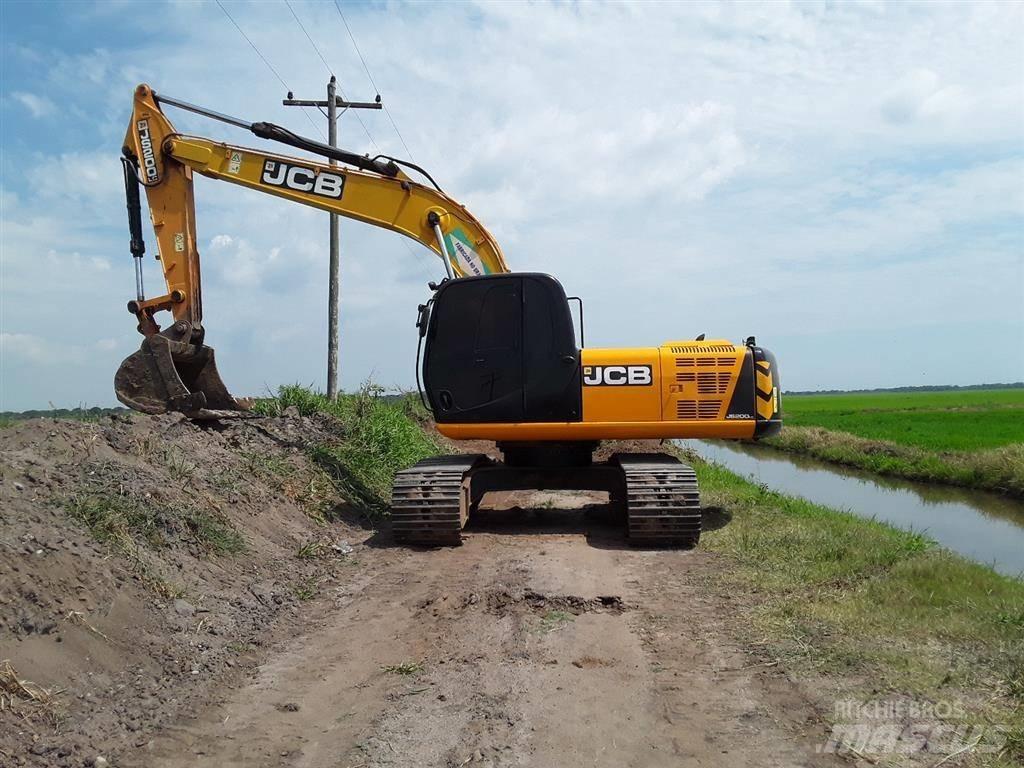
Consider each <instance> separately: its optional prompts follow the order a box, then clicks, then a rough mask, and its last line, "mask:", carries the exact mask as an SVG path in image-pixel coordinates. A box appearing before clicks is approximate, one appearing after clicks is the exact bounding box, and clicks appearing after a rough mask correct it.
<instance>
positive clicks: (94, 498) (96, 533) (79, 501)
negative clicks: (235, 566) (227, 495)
mask: <svg viewBox="0 0 1024 768" xmlns="http://www.w3.org/2000/svg"><path fill="white" fill-rule="evenodd" d="M64 508H65V509H66V510H67V513H68V514H69V515H70V516H71V517H72V518H74V519H75V520H77V521H78V522H80V523H81V524H82V525H84V526H85V527H86V528H87V529H88V530H89V533H90V534H92V536H93V538H95V539H96V540H97V541H100V542H103V543H104V544H108V545H110V546H111V547H113V548H114V549H115V550H117V551H118V552H121V553H122V554H127V555H131V556H135V555H136V553H137V550H138V548H139V547H144V546H145V547H149V548H151V549H155V548H159V547H162V546H165V545H166V544H167V540H168V537H169V536H171V535H175V534H179V535H183V536H184V537H186V538H188V539H191V540H192V541H194V542H195V543H196V544H198V545H199V546H200V547H201V548H203V549H204V550H206V551H208V552H210V553H212V554H217V555H230V554H236V553H238V552H241V551H243V550H244V549H245V540H244V539H243V538H242V535H241V533H239V532H238V531H237V530H236V529H235V528H234V527H233V526H232V525H231V524H230V523H229V522H228V521H226V520H224V519H222V518H220V517H218V516H216V515H213V514H210V513H209V512H205V511H203V510H201V509H197V508H194V507H188V508H184V509H165V508H163V507H159V506H157V505H155V504H154V503H152V502H151V501H149V500H148V499H141V498H138V497H135V496H132V495H128V494H117V493H112V492H109V491H106V490H103V491H99V490H97V491H94V492H90V493H84V494H80V495H76V496H73V497H71V498H69V499H67V500H66V501H65V502H64Z"/></svg>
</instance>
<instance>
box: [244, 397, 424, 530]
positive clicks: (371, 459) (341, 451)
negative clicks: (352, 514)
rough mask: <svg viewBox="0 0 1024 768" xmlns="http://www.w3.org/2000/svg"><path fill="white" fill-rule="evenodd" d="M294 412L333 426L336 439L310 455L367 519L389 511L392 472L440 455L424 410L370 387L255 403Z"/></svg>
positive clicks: (409, 400) (262, 408)
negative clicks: (330, 421)
mask: <svg viewBox="0 0 1024 768" xmlns="http://www.w3.org/2000/svg"><path fill="white" fill-rule="evenodd" d="M291 407H294V408H295V409H297V410H298V412H299V413H300V414H301V415H303V416H313V415H316V414H324V415H327V416H330V417H333V418H334V419H335V420H336V422H337V428H338V431H339V433H340V439H338V440H334V441H330V442H324V443H320V444H318V445H314V446H313V447H312V448H311V449H310V456H311V457H312V459H313V460H314V462H316V463H317V464H318V465H319V466H320V467H322V468H323V469H324V470H325V471H326V472H327V473H328V475H329V476H330V477H331V479H332V481H333V482H334V483H335V484H336V485H337V486H338V488H339V489H340V490H341V492H342V493H343V494H344V495H345V496H346V497H347V498H348V499H349V501H350V502H352V503H353V504H355V505H356V506H357V507H358V508H359V509H361V510H362V511H363V512H365V513H367V514H369V515H371V516H379V515H383V514H385V513H386V512H387V509H388V505H389V499H390V495H391V483H392V481H393V480H394V477H395V473H396V472H398V471H399V470H401V469H405V468H406V467H409V466H412V465H413V464H415V463H416V462H417V461H419V460H420V459H424V458H426V457H428V456H433V455H435V454H437V453H438V450H439V448H438V445H437V443H435V442H434V440H433V439H432V438H431V437H430V436H429V435H428V434H427V433H426V432H425V431H424V429H423V418H422V413H421V411H422V406H419V405H418V403H417V402H415V400H414V398H409V397H405V398H389V397H385V396H383V394H382V393H381V391H380V390H379V389H378V388H376V387H373V386H367V387H364V388H363V390H362V391H360V392H358V393H356V394H343V395H341V396H339V397H338V399H337V400H334V401H332V400H329V399H328V398H327V397H326V396H324V395H322V394H320V393H317V392H314V391H312V390H310V389H307V388H305V387H300V386H297V385H293V386H285V387H281V388H280V389H279V390H278V394H277V396H276V397H273V398H269V399H266V400H262V401H260V402H259V403H258V404H257V410H258V411H259V412H260V413H264V414H267V415H274V414H280V413H283V412H284V411H285V410H286V409H288V408H291Z"/></svg>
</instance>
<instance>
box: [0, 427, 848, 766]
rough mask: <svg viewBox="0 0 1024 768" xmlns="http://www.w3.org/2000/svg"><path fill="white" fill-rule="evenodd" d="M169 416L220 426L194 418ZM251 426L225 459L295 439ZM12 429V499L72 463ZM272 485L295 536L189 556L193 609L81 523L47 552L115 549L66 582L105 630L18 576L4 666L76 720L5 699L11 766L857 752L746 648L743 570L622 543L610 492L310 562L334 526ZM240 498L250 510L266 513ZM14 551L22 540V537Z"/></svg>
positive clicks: (517, 504) (815, 761)
mask: <svg viewBox="0 0 1024 768" xmlns="http://www.w3.org/2000/svg"><path fill="white" fill-rule="evenodd" d="M285 426H287V425H285ZM303 428H304V429H305V428H309V425H305V426H303ZM112 429H114V433H111V434H107V435H106V436H104V434H103V432H102V430H101V429H99V428H96V429H93V428H91V427H82V426H80V425H73V426H71V427H67V426H62V427H60V431H61V432H62V433H63V432H67V433H68V434H71V435H72V437H71V438H66V439H65V442H68V441H70V442H71V443H72V444H74V443H75V441H77V440H78V439H80V438H81V437H82V435H80V434H79V433H78V431H79V430H84V431H83V434H93V433H95V434H99V435H100V437H99V438H97V441H94V442H99V443H103V444H104V445H106V446H109V445H110V443H111V442H112V437H116V434H115V433H117V430H119V429H122V428H121V427H118V426H117V425H114V427H112ZM168 429H170V430H171V431H174V430H178V431H180V432H181V433H182V435H183V437H182V439H185V440H189V441H191V440H205V439H206V437H205V436H204V435H203V434H200V433H197V432H193V431H192V429H193V428H192V427H189V426H182V425H177V424H171V425H169V426H168ZM232 429H233V430H238V431H237V432H232V433H230V434H228V435H227V436H225V435H223V434H221V435H219V436H218V438H217V439H218V440H222V441H223V442H224V446H223V448H224V450H225V451H227V452H228V453H225V454H224V456H223V457H221V461H222V463H225V465H227V464H230V456H229V452H230V449H231V445H232V440H234V442H235V443H236V444H247V443H246V441H247V440H258V441H262V442H263V443H265V444H266V445H265V446H264V447H265V448H266V449H267V450H270V447H271V446H273V445H276V446H278V448H277V449H280V450H284V451H288V450H290V449H289V448H288V447H287V445H285V444H286V443H287V441H286V440H283V438H281V436H280V434H278V435H277V437H276V438H275V439H270V438H264V437H260V436H259V435H258V434H250V432H251V431H252V430H253V429H254V428H253V427H251V426H249V427H233V428H232ZM261 429H262V428H261ZM90 430H92V431H91V432H90ZM273 431H274V430H271V432H273ZM285 431H287V430H285ZM261 434H264V435H265V434H268V433H267V432H266V429H263V432H262V433H261ZM4 439H5V440H6V444H2V445H0V448H5V449H6V452H0V458H2V459H4V461H5V462H6V467H5V469H6V474H5V482H4V484H3V486H0V488H3V489H5V490H3V493H7V494H8V498H10V499H15V500H17V499H18V498H24V497H23V496H18V495H17V494H23V493H24V492H25V490H30V489H26V488H25V484H24V483H23V482H22V483H19V484H21V485H22V489H21V490H18V491H12V490H11V488H12V487H13V486H12V485H11V483H13V482H14V480H13V477H15V476H16V475H17V473H19V472H21V473H24V471H25V469H26V467H28V468H29V469H30V470H31V469H33V468H34V469H35V471H36V475H37V476H39V477H40V478H43V479H42V480H40V482H39V483H37V486H38V485H41V484H42V483H44V482H46V481H45V475H46V473H45V472H41V468H42V469H45V468H46V467H49V466H54V462H53V461H52V460H50V459H47V458H45V457H44V456H42V455H40V454H39V453H38V452H37V453H36V454H33V456H35V458H34V459H33V460H35V461H37V462H39V463H38V464H36V465H32V464H25V463H24V459H25V456H26V455H27V454H26V453H25V452H26V451H29V449H30V447H31V445H30V444H31V443H32V441H33V440H37V441H38V440H41V439H42V437H41V436H40V435H26V434H22V435H21V436H20V437H17V436H15V435H14V434H11V435H8V436H7V437H6V438H4ZM47 439H54V438H51V437H49V436H47ZM113 442H116V440H113ZM282 446H283V447H282ZM277 449H275V450H277ZM29 453H31V451H29ZM114 453H115V454H116V451H114ZM107 458H108V459H109V460H114V459H117V456H113V455H112V456H108V457H107ZM19 461H20V462H21V463H20V464H19V463H18V462H19ZM48 462H49V463H48ZM64 470H65V471H67V468H66V467H65V468H64ZM54 476H55V475H54ZM194 487H196V488H202V487H205V486H203V485H202V483H201V482H199V481H198V480H197V481H195V485H194ZM34 492H35V493H37V494H38V493H42V491H40V490H39V488H35V489H34ZM264 492H266V493H267V494H268V496H267V499H266V503H267V505H268V508H272V509H273V510H274V515H275V517H273V518H272V519H273V520H275V521H276V522H277V523H280V522H281V520H290V521H291V522H290V523H289V525H291V526H292V529H291V530H276V529H274V528H273V527H272V526H271V525H270V524H269V522H268V520H267V519H262V520H259V519H258V518H257V520H259V522H252V521H250V523H249V524H248V525H249V527H248V528H247V529H246V530H247V532H248V533H249V535H250V536H251V535H252V530H253V529H258V530H260V531H262V532H263V536H264V538H263V539H262V540H260V542H259V544H258V548H259V550H260V552H261V553H262V554H263V555H266V553H276V554H277V557H276V558H274V562H276V563H279V565H276V566H273V565H270V564H268V562H267V560H266V559H265V558H261V559H260V561H259V562H257V561H256V560H255V559H254V555H253V554H252V552H251V551H250V555H249V556H248V558H249V559H246V558H236V559H235V561H234V564H233V565H231V566H224V565H223V564H222V563H219V562H218V563H215V564H214V565H212V566H211V565H209V564H203V563H204V562H205V561H202V560H201V559H197V560H195V561H194V562H193V561H191V560H188V561H186V562H183V563H182V568H184V569H188V568H192V569H194V570H193V572H192V573H191V574H190V576H191V578H189V579H186V580H187V581H188V582H189V597H190V605H191V606H193V607H196V606H199V607H201V610H195V611H194V612H190V611H189V610H188V608H184V609H181V610H176V609H175V605H174V603H173V601H170V600H161V599H160V598H154V597H152V596H147V595H148V593H146V592H144V591H143V589H144V588H143V587H141V586H139V585H138V584H136V583H135V582H133V581H132V580H130V579H128V578H125V577H123V575H119V572H118V570H117V568H116V567H115V566H113V565H110V564H109V561H107V560H104V559H103V552H102V549H100V548H98V547H97V546H96V545H95V544H93V543H90V542H89V541H88V540H87V538H85V537H84V536H83V535H82V534H81V533H78V532H75V530H74V529H73V528H68V527H66V526H65V527H63V528H60V537H62V538H61V539H60V540H58V539H57V538H53V537H52V536H51V541H50V542H49V545H50V548H52V549H53V550H54V553H53V557H58V556H60V557H64V558H65V559H66V562H64V561H54V564H53V567H52V568H51V570H50V571H48V572H50V573H54V574H60V573H65V572H71V573H74V568H80V569H85V570H82V572H81V573H80V574H78V575H77V578H78V580H79V581H83V580H84V579H85V578H86V577H89V578H92V576H91V575H90V574H91V573H92V571H89V570H88V569H90V568H91V569H95V568H97V567H98V566H97V565H96V563H97V562H99V563H105V564H104V565H102V566H99V567H102V568H105V569H109V570H110V572H111V573H110V576H109V579H108V581H107V582H104V583H103V584H102V585H97V584H92V583H87V584H81V585H80V588H79V586H78V585H76V584H69V585H67V589H66V590H65V593H62V594H63V595H64V596H63V597H62V598H61V599H62V600H65V601H70V600H72V599H73V600H74V601H75V605H77V604H78V603H79V602H82V604H84V605H86V606H87V608H88V609H89V610H88V611H87V612H86V615H87V616H88V618H89V624H90V626H92V627H94V628H95V629H97V630H99V633H97V632H94V631H91V630H89V629H88V628H87V627H82V626H79V625H75V626H71V624H70V623H69V622H63V623H61V622H59V621H58V622H57V624H56V628H55V629H54V628H49V630H48V631H46V632H40V631H26V630H25V629H24V627H22V628H21V629H17V627H20V626H21V624H20V623H19V621H20V620H19V619H18V618H16V614H18V613H19V612H20V613H21V614H23V615H26V616H29V617H36V618H34V619H32V618H30V620H29V623H30V624H31V625H32V626H33V627H34V628H35V630H38V628H39V626H40V622H44V623H45V622H50V621H54V620H53V619H51V618H49V617H51V616H60V615H61V614H62V613H63V612H64V611H65V609H68V608H69V606H68V605H67V604H62V605H58V606H52V605H49V603H48V602H47V600H48V599H50V598H47V599H43V598H41V597H40V595H39V594H38V593H39V591H40V590H36V591H35V593H33V594H34V595H35V602H33V600H32V599H30V598H27V597H25V594H24V593H26V592H33V590H32V589H31V588H30V586H29V585H28V584H26V582H25V579H24V578H22V580H21V581H20V582H18V587H17V590H16V591H12V590H11V589H10V587H9V585H10V583H11V582H5V583H4V585H3V590H4V592H3V603H4V605H3V606H2V607H3V608H4V610H5V613H6V615H5V619H9V621H6V622H5V627H4V630H3V631H4V633H5V634H4V635H0V657H2V658H10V659H11V660H12V662H13V663H15V665H16V666H17V667H18V668H19V670H20V671H27V672H29V673H30V674H31V676H32V677H33V679H36V680H37V681H40V682H42V683H44V684H46V685H49V686H54V687H56V686H62V687H65V688H66V689H67V690H66V692H65V693H64V694H63V697H64V699H66V701H67V702H68V706H67V707H66V709H65V713H64V719H63V721H62V722H61V724H60V727H59V729H58V730H57V731H53V730H51V729H50V726H49V724H48V723H46V722H43V721H40V720H38V719H26V718H25V717H24V708H23V712H22V716H21V717H15V716H14V715H13V714H12V713H11V712H9V711H8V712H0V764H2V765H4V766H6V765H67V766H80V765H92V764H93V761H94V758H95V756H97V755H103V756H104V757H105V758H106V760H107V761H109V763H108V764H109V765H112V766H122V767H125V768H129V767H132V766H137V767H142V766H145V767H147V768H149V767H150V766H151V767H152V768H179V767H180V768H184V767H185V766H189V767H190V768H192V767H194V766H211V767H212V766H239V767H241V766H245V767H246V768H257V767H262V766H282V767H288V768H346V767H348V768H357V767H360V766H401V767H408V768H413V767H417V768H419V767H427V766H444V767H446V768H447V767H449V766H451V767H456V766H467V765H468V766H495V767H497V766H539V767H544V768H547V767H548V766H609V768H611V767H612V766H614V767H615V768H620V767H622V766H636V767H637V768H640V767H641V766H642V767H648V766H650V767H652V768H656V767H658V766H673V767H675V766H684V767H685V766H723V768H724V767H725V766H729V767H730V768H732V767H733V766H786V767H787V768H788V767H790V766H823V765H833V764H839V763H841V762H842V760H841V759H839V758H837V757H835V756H833V755H824V754H818V753H817V752H816V748H817V747H818V746H819V745H822V744H824V743H825V741H826V738H827V737H826V732H825V726H824V724H823V721H822V719H821V717H820V715H819V713H818V712H817V711H816V710H815V708H814V706H813V704H812V703H811V698H810V697H809V696H808V695H807V694H806V693H805V692H804V691H803V690H802V689H801V687H800V685H799V684H798V683H797V682H795V681H794V680H792V679H791V678H790V677H789V675H788V674H787V671H786V670H785V669H783V668H781V667H780V666H779V665H778V664H777V663H775V662H774V661H773V660H771V659H768V658H764V657H763V656H761V655H759V653H758V651H757V648H756V647H744V646H743V644H742V643H741V642H740V641H739V640H737V638H738V637H740V636H742V634H743V633H742V632H740V631H739V629H740V624H739V623H740V622H741V621H742V615H743V611H742V608H743V605H744V600H746V599H747V598H745V597H744V596H742V595H730V594H728V593H725V592H724V591H723V590H722V589H721V588H719V587H717V586H716V584H717V580H716V578H715V572H716V569H718V568H721V567H724V563H723V562H722V561H721V560H720V559H719V558H716V557H715V556H713V555H711V554H708V553H705V552H702V551H700V550H697V551H692V552H682V551H649V550H633V549H630V548H629V547H626V546H625V545H624V541H623V537H622V529H621V526H620V524H619V522H618V521H616V520H612V519H610V512H609V510H608V509H607V507H605V506H603V505H602V503H601V500H600V499H599V497H596V496H587V495H579V494H577V495H571V494H551V493H544V492H535V493H531V494H518V495H516V494H509V495H503V496H499V497H496V498H494V499H492V500H490V501H489V502H488V504H487V507H488V508H487V509H484V510H482V511H481V513H480V514H478V515H477V517H476V518H475V519H474V520H472V521H471V522H470V525H469V528H468V530H467V533H466V541H465V544H464V545H463V546H462V547H459V548H454V549H436V550H431V549H408V548H401V547H395V546H392V544H391V542H390V539H389V536H388V534H387V532H386V530H383V531H379V532H375V531H362V530H359V529H357V528H354V527H345V526H340V527H338V528H337V529H336V530H335V531H334V534H335V535H340V534H342V533H343V534H344V536H345V537H347V540H349V541H351V543H352V544H353V545H354V546H355V551H354V552H352V553H351V554H347V555H344V556H343V557H342V556H339V557H337V558H334V559H332V560H329V561H326V562H325V561H323V560H317V561H314V562H313V563H312V564H310V563H306V562H300V561H297V560H295V559H294V558H290V559H289V558H286V557H285V556H284V554H283V553H284V552H287V551H293V548H294V545H295V542H296V541H301V540H302V537H303V536H307V535H308V534H309V533H310V531H311V530H312V531H315V530H316V529H315V528H309V527H307V524H308V520H306V518H304V517H303V516H302V513H301V511H300V510H299V509H298V507H297V506H296V503H295V502H294V500H293V499H289V498H288V496H287V494H284V495H282V493H280V492H278V491H274V489H264ZM275 494H276V495H275ZM243 501H244V500H239V503H240V505H241V506H242V507H244V509H243V510H242V512H241V514H243V516H248V515H250V512H249V510H250V507H251V508H252V509H256V508H258V506H259V504H260V500H259V499H258V498H255V497H254V498H252V499H250V500H249V501H244V503H243ZM17 509H18V510H20V512H19V520H21V519H22V518H24V520H21V521H22V523H23V524H29V525H30V527H31V526H35V528H34V530H43V529H46V528H47V526H49V529H50V530H53V529H54V527H57V526H58V521H59V520H60V519H63V518H54V519H53V520H49V519H47V518H46V517H45V515H44V513H43V512H41V511H40V509H41V508H40V507H39V506H38V505H34V506H33V505H25V504H24V503H23V504H22V506H20V507H18V508H17ZM236 513H238V512H237V510H236ZM6 514H7V513H5V515H6ZM25 520H27V521H28V522H27V523H25ZM32 520H36V522H35V523H32V522H31V521H32ZM3 522H5V523H13V522H17V521H15V520H13V519H12V518H10V517H7V518H5V519H3ZM37 535H38V536H42V534H41V533H40V534H37ZM22 539H23V536H22ZM6 541H7V543H8V544H10V543H11V542H12V541H15V539H14V538H13V537H12V534H11V532H10V531H7V532H6ZM38 543H39V542H37V541H35V540H32V541H30V542H29V546H28V547H27V548H26V547H21V550H24V551H20V550H18V547H17V546H15V547H13V548H12V549H11V557H10V558H9V559H7V560H6V562H7V563H8V566H9V568H13V571H11V572H10V573H5V574H3V575H4V576H7V577H10V578H16V577H17V575H18V574H20V575H21V576H22V577H24V576H25V572H26V569H28V570H29V571H31V573H32V574H33V577H34V578H42V577H41V576H40V574H42V573H43V572H44V571H42V570H39V569H38V568H36V565H35V563H38V562H39V558H42V557H47V556H50V555H48V554H46V553H47V552H49V551H50V550H49V548H46V547H44V546H39V547H37V544H38ZM40 548H42V549H43V550H44V554H35V552H36V551H37V549H40ZM30 552H31V554H30ZM68 552H76V554H74V555H72V554H68ZM62 553H63V554H62ZM186 555H187V553H185V554H182V553H181V552H179V553H178V554H177V555H175V557H177V558H178V559H181V558H184V557H186ZM7 557H8V556H7V554H6V553H5V558H7ZM33 558H35V559H33ZM19 568H20V570H19ZM310 568H315V569H318V570H319V572H321V573H322V574H323V578H324V580H325V581H324V582H323V584H322V586H321V590H320V596H319V597H318V598H317V599H315V600H312V601H308V602H302V603H298V602H297V601H296V600H295V599H294V597H292V596H291V592H290V590H289V588H288V584H290V583H292V582H293V581H294V579H296V578H305V577H306V575H307V574H308V573H309V572H310ZM207 571H209V573H207ZM261 585H262V586H261ZM101 586H102V588H100V587H101ZM87 587H88V588H87ZM47 589H48V590H49V591H50V592H53V593H55V592H56V591H57V587H56V586H53V585H51V586H49V587H47ZM76 589H77V591H76ZM83 589H84V590H85V591H84V593H83V594H85V596H86V600H85V601H79V600H78V597H77V595H78V593H79V592H82V590H83ZM261 589H262V595H263V596H262V597H260V596H259V594H260V592H261ZM71 596H74V597H71ZM179 608H180V606H179ZM33 622H34V623H33ZM211 626H213V627H215V628H216V633H215V634H214V635H210V634H209V630H210V627H211ZM133 629H134V632H133V631H132V630H133ZM55 637H60V638H61V641H57V640H56V639H55ZM228 639H231V641H232V642H233V643H234V644H235V645H234V646H231V645H230V644H229V643H228V642H227V640H228ZM242 641H244V642H242ZM231 647H234V648H235V649H236V651H237V649H239V648H241V649H242V650H241V652H231V651H230V650H229V648H231Z"/></svg>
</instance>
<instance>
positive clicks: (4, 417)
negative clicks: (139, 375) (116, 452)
mask: <svg viewBox="0 0 1024 768" xmlns="http://www.w3.org/2000/svg"><path fill="white" fill-rule="evenodd" d="M128 412H129V410H128V409H127V408H99V407H97V406H93V407H92V408H49V409H47V410H32V411H0V422H3V421H19V420H21V419H78V420H79V421H95V420H97V419H99V418H102V417H103V416H110V415H111V414H115V413H128Z"/></svg>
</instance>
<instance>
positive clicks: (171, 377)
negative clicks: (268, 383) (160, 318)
mask: <svg viewBox="0 0 1024 768" xmlns="http://www.w3.org/2000/svg"><path fill="white" fill-rule="evenodd" d="M114 392H115V393H116V394H117V399H118V400H120V401H121V402H122V403H124V404H125V405H127V406H128V407H129V408H132V409H134V410H136V411H142V412H143V413H167V412H168V411H180V412H181V413H184V414H185V415H186V416H188V417H189V418H191V419H222V418H230V417H239V416H244V415H246V412H247V411H248V410H249V407H250V403H249V402H248V401H245V400H236V399H235V398H234V397H232V396H231V393H230V392H228V390H227V387H225V386H224V382H223V381H221V378H220V374H219V373H218V372H217V363H216V362H215V361H214V357H213V348H212V347H207V346H203V345H197V344H189V343H187V342H180V341H171V340H170V339H168V338H166V337H164V336H160V335H153V336H147V337H146V339H145V340H144V341H143V342H142V347H141V348H140V349H139V351H138V352H136V353H135V354H133V355H129V356H128V357H127V358H125V360H124V362H123V363H121V367H120V368H118V369H117V373H116V374H115V375H114Z"/></svg>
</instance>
